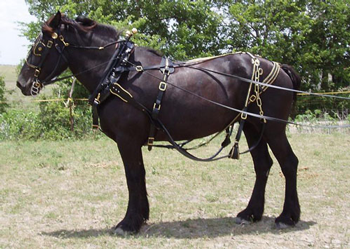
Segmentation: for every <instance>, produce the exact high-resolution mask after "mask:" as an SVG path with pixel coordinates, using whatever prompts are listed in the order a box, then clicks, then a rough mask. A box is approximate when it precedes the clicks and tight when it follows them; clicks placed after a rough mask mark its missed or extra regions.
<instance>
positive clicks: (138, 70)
mask: <svg viewBox="0 0 350 249" xmlns="http://www.w3.org/2000/svg"><path fill="white" fill-rule="evenodd" d="M135 69H136V71H137V72H142V71H143V67H142V66H136V67H135Z"/></svg>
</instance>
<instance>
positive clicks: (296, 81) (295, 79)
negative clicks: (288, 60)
mask: <svg viewBox="0 0 350 249" xmlns="http://www.w3.org/2000/svg"><path fill="white" fill-rule="evenodd" d="M281 68H282V69H283V71H285V72H286V73H287V74H288V76H289V78H290V79H291V80H292V83H293V89H294V90H300V85H301V77H300V75H299V74H298V73H297V72H296V71H295V69H294V68H293V67H292V66H290V65H287V64H282V65H281ZM296 99H297V93H294V103H295V102H296Z"/></svg>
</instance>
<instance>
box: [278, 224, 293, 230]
mask: <svg viewBox="0 0 350 249" xmlns="http://www.w3.org/2000/svg"><path fill="white" fill-rule="evenodd" d="M275 226H276V228H277V229H287V228H291V227H293V226H292V225H288V224H285V223H282V222H277V223H275Z"/></svg>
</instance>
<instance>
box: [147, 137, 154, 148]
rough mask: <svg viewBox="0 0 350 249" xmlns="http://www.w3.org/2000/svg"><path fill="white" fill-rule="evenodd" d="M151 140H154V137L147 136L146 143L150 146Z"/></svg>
mask: <svg viewBox="0 0 350 249" xmlns="http://www.w3.org/2000/svg"><path fill="white" fill-rule="evenodd" d="M153 142H154V137H149V138H148V142H147V145H150V146H152V145H153Z"/></svg>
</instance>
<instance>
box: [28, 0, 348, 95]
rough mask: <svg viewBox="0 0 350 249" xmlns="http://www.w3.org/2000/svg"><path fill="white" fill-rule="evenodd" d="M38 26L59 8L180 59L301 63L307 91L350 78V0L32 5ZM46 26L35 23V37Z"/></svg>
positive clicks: (110, 0) (31, 0)
mask: <svg viewBox="0 0 350 249" xmlns="http://www.w3.org/2000/svg"><path fill="white" fill-rule="evenodd" d="M26 2H27V3H28V5H29V8H30V12H31V13H32V14H33V15H35V16H36V17H38V20H39V23H41V22H43V21H45V20H47V19H48V17H49V16H51V15H53V14H54V13H55V12H56V11H57V10H60V11H61V12H64V13H66V14H68V15H69V16H70V17H71V18H74V17H76V16H78V15H85V16H89V17H90V18H92V19H95V20H98V21H99V22H102V23H108V24H112V25H114V26H116V27H117V28H130V27H136V28H138V29H139V31H140V33H141V34H142V35H141V36H139V37H137V39H138V40H137V43H139V44H140V45H146V46H149V47H153V48H156V49H159V50H161V51H163V52H164V53H166V54H168V55H171V56H173V57H174V58H176V59H179V60H185V59H190V58H194V57H201V56H210V55H217V54H220V53H223V52H229V51H232V50H234V51H240V50H243V51H249V52H252V53H255V54H259V55H261V56H263V57H266V58H268V59H271V60H275V61H279V62H283V63H287V64H290V65H292V66H294V67H295V68H296V69H297V70H298V72H300V74H301V75H302V76H303V80H304V84H303V88H304V89H309V88H311V89H318V90H320V89H322V90H324V91H330V90H339V89H341V88H344V87H348V86H349V81H350V60H349V41H350V8H349V7H350V1H349V0H345V1H334V0H332V1H330V0H325V1H313V0H312V1H306V0H225V1H222V0H197V1H192V0H178V1H174V0H172V1H169V0H148V1H145V0H127V1H119V0H86V1H78V0H53V1H52V0H50V1H48V0H26ZM39 29H40V25H37V24H34V23H32V24H29V26H28V27H27V28H26V32H25V35H26V36H27V37H29V38H30V39H34V38H35V37H36V35H37V33H38V31H39Z"/></svg>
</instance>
